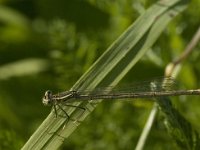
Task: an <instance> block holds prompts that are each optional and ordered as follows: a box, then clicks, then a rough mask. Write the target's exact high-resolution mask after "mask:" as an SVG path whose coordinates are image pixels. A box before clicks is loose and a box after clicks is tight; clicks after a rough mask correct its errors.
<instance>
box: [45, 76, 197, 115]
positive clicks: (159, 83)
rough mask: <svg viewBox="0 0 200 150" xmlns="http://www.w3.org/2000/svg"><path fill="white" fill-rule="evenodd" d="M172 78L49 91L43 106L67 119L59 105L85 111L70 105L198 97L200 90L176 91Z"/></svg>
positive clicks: (46, 93)
mask: <svg viewBox="0 0 200 150" xmlns="http://www.w3.org/2000/svg"><path fill="white" fill-rule="evenodd" d="M174 83H175V81H174V79H173V78H158V79H154V80H150V81H144V82H141V83H139V84H137V85H132V86H126V87H124V88H114V89H113V88H112V87H105V88H96V89H93V90H84V91H79V90H71V91H66V92H62V93H59V94H55V95H53V94H52V92H51V91H50V90H48V91H46V92H45V95H44V97H43V101H42V102H43V104H44V105H46V106H53V108H54V111H55V114H56V117H57V110H56V106H58V107H59V108H60V109H61V110H62V111H63V112H64V113H65V114H66V116H67V117H68V119H69V115H68V114H67V113H66V112H65V110H64V109H63V108H62V106H61V105H60V104H61V103H64V104H65V105H66V106H70V107H77V108H80V109H83V110H85V108H83V107H80V106H74V105H70V103H71V102H74V101H85V100H92V101H93V100H99V99H104V100H115V99H136V98H158V97H164V96H180V95H200V89H195V90H177V89H175V88H174Z"/></svg>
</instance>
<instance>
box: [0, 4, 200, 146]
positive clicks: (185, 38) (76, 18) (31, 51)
mask: <svg viewBox="0 0 200 150" xmlns="http://www.w3.org/2000/svg"><path fill="white" fill-rule="evenodd" d="M171 2H172V3H173V2H174V1H171ZM182 2H183V5H181V7H180V8H181V9H180V10H179V9H176V11H175V12H174V11H173V12H170V14H171V16H170V15H166V16H165V15H164V14H165V13H163V14H162V15H163V16H162V15H161V16H162V17H158V18H156V19H158V21H152V22H151V24H147V23H149V22H148V19H150V18H149V16H148V17H146V18H145V19H144V20H143V21H144V22H145V21H146V22H147V23H144V24H139V25H138V28H137V29H138V30H135V31H138V32H135V33H132V34H131V36H132V38H130V37H129V38H130V39H129V41H128V43H132V45H131V44H130V45H131V46H130V45H129V44H127V43H126V42H124V43H123V44H124V45H123V47H124V46H125V45H126V46H127V47H128V46H130V47H129V48H131V47H132V48H133V47H134V44H133V43H134V42H135V44H137V43H140V45H139V44H138V47H139V46H146V47H150V46H151V44H152V43H154V42H155V41H153V39H156V37H157V36H158V35H160V33H161V32H162V31H163V29H165V30H164V32H163V33H162V34H161V36H160V37H159V39H158V40H157V41H156V43H155V44H154V46H153V47H152V48H151V51H148V53H145V52H146V50H145V51H144V52H143V53H145V54H146V55H144V56H142V54H141V56H142V58H139V57H138V58H137V61H139V62H138V63H137V64H134V65H135V66H134V68H133V69H131V67H132V65H133V64H131V65H130V66H128V65H126V64H129V63H130V62H131V60H130V59H131V57H133V56H134V55H135V54H133V53H132V52H136V51H135V50H132V51H131V49H128V51H129V52H130V53H128V54H127V55H126V56H130V57H125V58H126V59H125V60H126V61H124V62H126V63H124V64H123V63H120V61H121V57H122V56H123V53H118V55H117V56H118V57H116V56H115V57H114V55H113V54H112V55H110V56H113V59H111V60H110V61H108V62H107V65H108V64H111V65H110V66H115V65H116V64H117V65H116V66H118V65H119V66H120V67H117V68H115V69H113V68H112V67H108V66H107V65H105V66H102V64H104V63H105V62H106V59H107V58H109V57H105V58H106V59H104V60H103V59H102V60H103V61H102V62H101V63H99V64H98V65H97V68H96V69H95V68H93V69H94V70H96V72H93V74H92V75H88V74H89V73H90V71H91V70H90V71H88V72H87V74H86V75H88V76H86V75H85V76H84V77H82V78H81V80H79V81H78V82H77V83H76V84H75V86H74V88H75V89H84V88H93V87H95V86H106V85H110V83H112V85H115V84H117V82H118V81H119V80H120V79H121V78H122V77H123V76H125V77H124V78H123V80H122V81H120V84H126V83H130V82H131V83H132V82H134V81H136V80H138V79H141V80H145V79H149V78H151V77H155V76H161V75H163V72H164V69H165V67H166V64H168V63H169V62H171V61H172V60H173V59H174V58H176V57H178V56H179V55H180V53H181V52H182V51H183V49H184V48H185V46H186V45H187V44H188V42H189V41H190V39H191V38H192V36H193V34H194V33H195V31H196V30H197V28H198V26H199V19H197V18H199V14H200V13H199V9H198V7H197V6H199V1H191V2H190V4H189V5H188V8H187V9H185V10H184V12H180V11H181V10H182V9H183V7H185V6H186V5H187V1H182ZM184 2H186V3H184ZM0 3H1V7H0V22H1V24H0V35H1V36H0V43H1V44H0V58H1V59H0V103H1V105H0V116H1V117H0V122H1V124H0V128H1V133H0V138H1V139H0V141H1V142H0V149H20V148H21V147H22V146H23V145H24V144H25V143H26V141H27V140H28V139H29V138H30V136H31V135H32V134H33V133H34V131H35V130H36V129H37V128H38V127H39V126H40V124H41V122H42V121H43V120H44V119H45V118H46V116H47V114H49V111H50V108H49V109H48V108H44V106H42V104H41V98H42V95H43V94H44V92H45V90H46V89H51V90H52V91H54V93H57V92H60V91H64V90H68V89H69V88H70V87H71V86H72V85H74V83H75V82H76V81H77V80H78V79H79V78H80V76H81V75H83V74H84V73H85V72H86V71H87V70H88V68H89V67H90V66H91V65H92V64H93V63H94V62H95V61H96V60H97V59H98V58H99V56H101V55H102V53H103V52H104V51H105V49H107V48H108V47H109V45H110V44H111V43H112V42H113V41H115V39H117V38H118V37H119V36H120V35H121V34H122V32H123V31H124V30H125V29H126V28H128V27H129V26H130V25H131V24H132V23H133V22H135V21H136V19H138V18H139V17H140V16H142V15H143V14H144V13H145V10H146V9H147V8H150V7H152V5H153V4H154V3H155V2H153V1H138V0H135V1H123V0H119V1H109V0H105V1H103V0H101V1H94V0H87V1H80V0H76V1H73V0H71V1H70V0H68V1H65V0H61V1H53V0H50V1H47V0H40V1H33V0H32V1H31V0H30V1H12V0H11V1H8V0H4V1H1V2H0ZM159 6H160V7H163V8H164V9H165V6H162V5H159ZM177 6H178V5H176V6H174V7H177ZM182 6H183V7H182ZM195 7H197V9H194V8H195ZM154 9H155V7H154ZM166 9H167V8H166ZM167 11H168V10H166V12H167ZM154 13H155V15H156V13H159V12H158V11H157V10H156V11H155V12H154ZM174 13H175V14H176V13H180V14H179V15H178V17H176V18H175V19H173V20H172V21H171V23H170V24H169V25H168V26H167V27H165V26H164V25H163V24H165V23H167V22H168V21H170V20H171V19H172V18H171V17H174V16H173V15H174ZM149 15H150V14H149ZM159 19H160V20H159ZM162 19H163V20H162ZM154 22H155V23H154ZM152 24H153V25H154V26H151V25H152ZM149 25H150V26H149ZM145 27H146V29H145ZM150 27H151V28H150ZM140 28H141V29H144V30H143V31H142V30H139V29H140ZM131 31H132V30H131ZM148 31H149V32H148ZM128 33H129V32H128ZM133 35H135V36H133ZM138 35H141V36H138ZM148 36H150V37H151V38H152V41H151V42H150V43H149V44H148V42H147V43H145V42H144V41H145V40H146V39H148ZM144 37H146V38H144ZM136 38H138V40H137V39H136ZM147 41H148V40H147ZM144 43H145V44H146V45H145V44H144ZM115 48H117V46H116V47H115ZM133 49H134V48H133ZM198 49H199V45H198V46H197V47H196V48H195V50H196V51H194V52H193V53H192V54H191V55H190V56H189V57H188V58H187V59H186V61H185V62H184V63H183V64H182V68H181V70H180V73H179V75H178V77H177V80H178V81H179V86H180V88H187V89H191V88H198V87H199V85H200V82H199V81H200V79H199V77H200V70H199V65H200V61H199V60H200V53H199V51H198ZM112 51H113V50H112ZM131 55H132V56H131ZM141 56H140V57H141ZM114 58H115V59H114ZM128 58H129V59H128ZM133 60H136V59H133ZM128 62H129V63H128ZM132 63H133V62H132ZM123 65H124V66H123ZM127 68H128V69H127ZM93 69H92V70H93ZM122 69H124V70H125V71H124V72H123V71H122ZM129 69H131V70H130V71H129V72H128V70H129ZM97 70H98V71H97ZM127 72H128V73H127ZM105 73H106V74H105ZM109 73H110V74H109ZM120 73H121V75H119V74H120ZM107 74H108V75H107ZM104 76H106V77H105V78H104ZM96 77H98V78H96ZM117 77H118V79H116V78H117ZM103 78H104V79H103ZM102 79H103V80H102ZM114 80H115V81H114ZM84 81H87V82H86V83H85V82H84ZM172 100H173V105H172V104H171V102H169V103H168V100H166V103H159V104H160V108H161V112H162V113H163V114H164V115H158V116H157V118H156V120H155V122H154V124H153V127H152V129H151V133H150V135H149V138H148V139H147V143H146V145H145V146H144V149H183V148H185V149H195V148H196V149H197V148H198V147H199V135H198V133H199V132H200V131H199V120H198V118H199V117H200V111H199V107H198V106H199V98H198V96H191V97H190V96H188V97H179V98H173V99H172ZM165 104H166V105H165ZM167 104H169V105H167ZM80 105H82V106H84V105H87V107H89V106H88V105H89V104H87V103H82V104H80ZM173 106H175V108H176V109H175V108H174V107H173ZM89 108H91V107H89ZM151 108H152V103H151V102H147V101H142V100H136V101H134V102H129V103H128V102H103V103H101V104H100V105H98V107H97V108H96V109H95V111H94V112H92V113H91V112H87V114H90V116H88V117H87V119H85V120H84V121H83V122H82V123H81V126H79V127H78V128H77V127H75V126H74V125H73V124H74V123H71V127H66V129H65V130H64V131H62V130H60V129H61V128H62V127H63V121H64V119H62V118H61V119H60V120H59V118H58V119H57V120H56V119H54V114H53V113H51V115H50V116H49V119H50V120H52V121H51V122H50V123H52V124H47V126H48V128H47V129H48V131H49V130H50V131H52V130H53V131H54V129H55V131H56V130H57V128H58V130H59V131H60V132H61V134H63V135H64V137H66V133H68V134H69V135H70V137H69V138H68V139H66V140H65V141H64V145H63V149H77V150H78V149H109V150H110V149H134V147H135V146H136V144H137V141H138V139H139V136H140V134H141V132H142V130H143V127H144V124H145V122H146V120H147V118H148V115H149V113H150V110H151ZM92 109H93V107H92V108H91V110H92ZM69 111H70V113H72V112H73V111H74V110H73V109H71V108H70V109H69ZM80 113H81V112H79V111H78V110H75V112H73V114H72V115H73V117H79V116H80V115H79V114H80ZM183 116H184V117H183ZM84 117H86V115H85V116H84ZM80 119H83V118H80ZM186 120H187V121H186ZM164 123H166V126H165V124H164ZM77 124H79V123H77ZM49 125H51V126H49ZM166 127H167V130H168V131H169V132H168V133H169V134H168V133H167V130H166ZM75 128H76V130H75V131H74V132H73V134H71V133H72V131H73V130H74V129H75ZM41 129H42V128H41ZM43 129H44V128H43ZM66 130H68V131H66ZM43 131H44V130H43ZM45 131H46V130H45ZM38 133H39V135H38V137H39V136H41V135H42V134H45V135H46V136H48V138H49V139H50V140H49V141H50V142H52V141H54V140H55V141H56V140H58V141H61V142H62V140H63V137H61V136H55V135H56V134H60V133H56V132H51V133H48V132H47V133H41V132H38ZM69 135H67V136H69ZM48 138H47V139H48ZM44 140H45V139H44ZM2 141H3V142H2ZM40 142H41V143H39V144H44V142H45V141H42V140H41V141H40ZM175 143H177V145H176V144H175Z"/></svg>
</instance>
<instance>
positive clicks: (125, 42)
mask: <svg viewBox="0 0 200 150" xmlns="http://www.w3.org/2000/svg"><path fill="white" fill-rule="evenodd" d="M186 5H187V1H183V0H174V1H159V2H158V3H156V4H155V5H153V6H152V7H150V8H149V9H148V10H147V11H146V12H145V13H144V14H143V15H141V16H140V17H139V18H138V19H137V20H136V21H135V23H134V24H132V25H131V26H130V27H129V28H128V29H127V30H126V31H125V32H124V33H123V34H122V35H121V36H120V37H119V38H118V39H117V40H116V41H115V42H114V43H113V44H112V45H111V46H110V47H109V48H108V49H107V50H106V52H105V53H104V54H103V55H102V56H101V57H100V58H99V59H98V60H97V61H96V62H95V63H94V64H93V65H92V67H91V68H90V69H89V70H88V71H87V72H86V73H85V74H84V75H83V76H82V77H81V78H80V79H79V80H78V81H77V82H76V84H75V85H74V86H73V89H75V90H84V89H93V88H95V87H99V86H109V85H112V86H115V85H116V84H117V83H118V82H119V81H120V80H121V79H122V78H123V77H124V76H125V74H126V73H127V72H128V71H129V70H130V69H131V68H132V67H133V66H134V65H135V64H136V63H137V62H138V61H139V60H140V58H141V57H142V56H143V55H144V54H145V53H146V52H147V51H148V49H149V48H150V47H151V46H152V45H153V44H154V43H155V41H156V40H157V38H158V37H159V35H160V34H161V32H162V31H163V30H164V28H165V27H166V25H167V24H168V22H169V21H170V20H172V19H173V17H174V16H176V15H177V14H178V13H180V12H181V11H182V10H183V9H184V8H185V7H186ZM72 105H79V106H83V107H85V108H86V111H84V113H83V111H82V110H80V109H78V108H69V107H64V110H65V111H66V112H67V113H68V114H69V115H70V117H71V118H72V119H71V120H70V121H69V122H68V123H67V124H66V126H65V128H64V129H63V126H64V124H65V122H66V118H65V117H58V118H57V119H55V114H54V112H51V113H50V114H49V116H48V117H47V118H46V119H45V120H44V122H43V123H42V124H41V126H40V127H39V128H38V129H37V130H36V131H35V133H34V134H33V135H32V136H31V138H30V139H29V140H28V142H27V143H26V144H25V145H24V147H23V148H22V149H37V150H38V149H48V150H49V149H54V150H55V149H57V148H58V147H59V146H60V145H61V144H62V143H63V141H64V139H65V138H67V137H68V136H69V135H70V134H71V133H72V132H73V131H74V130H75V129H76V128H77V126H78V125H79V124H80V123H81V121H83V120H84V119H85V117H86V116H88V115H89V114H90V113H91V112H92V111H93V109H94V108H95V106H96V105H94V104H91V103H89V102H76V103H72ZM58 114H59V116H65V114H64V113H63V112H62V111H60V110H58ZM76 120H78V121H76Z"/></svg>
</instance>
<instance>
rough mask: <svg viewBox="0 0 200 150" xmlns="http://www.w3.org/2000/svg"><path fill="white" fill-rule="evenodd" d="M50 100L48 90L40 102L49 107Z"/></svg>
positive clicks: (50, 94)
mask: <svg viewBox="0 0 200 150" xmlns="http://www.w3.org/2000/svg"><path fill="white" fill-rule="evenodd" d="M51 100H52V92H51V91H50V90H48V91H46V92H45V94H44V97H43V100H42V102H43V104H44V105H51Z"/></svg>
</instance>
